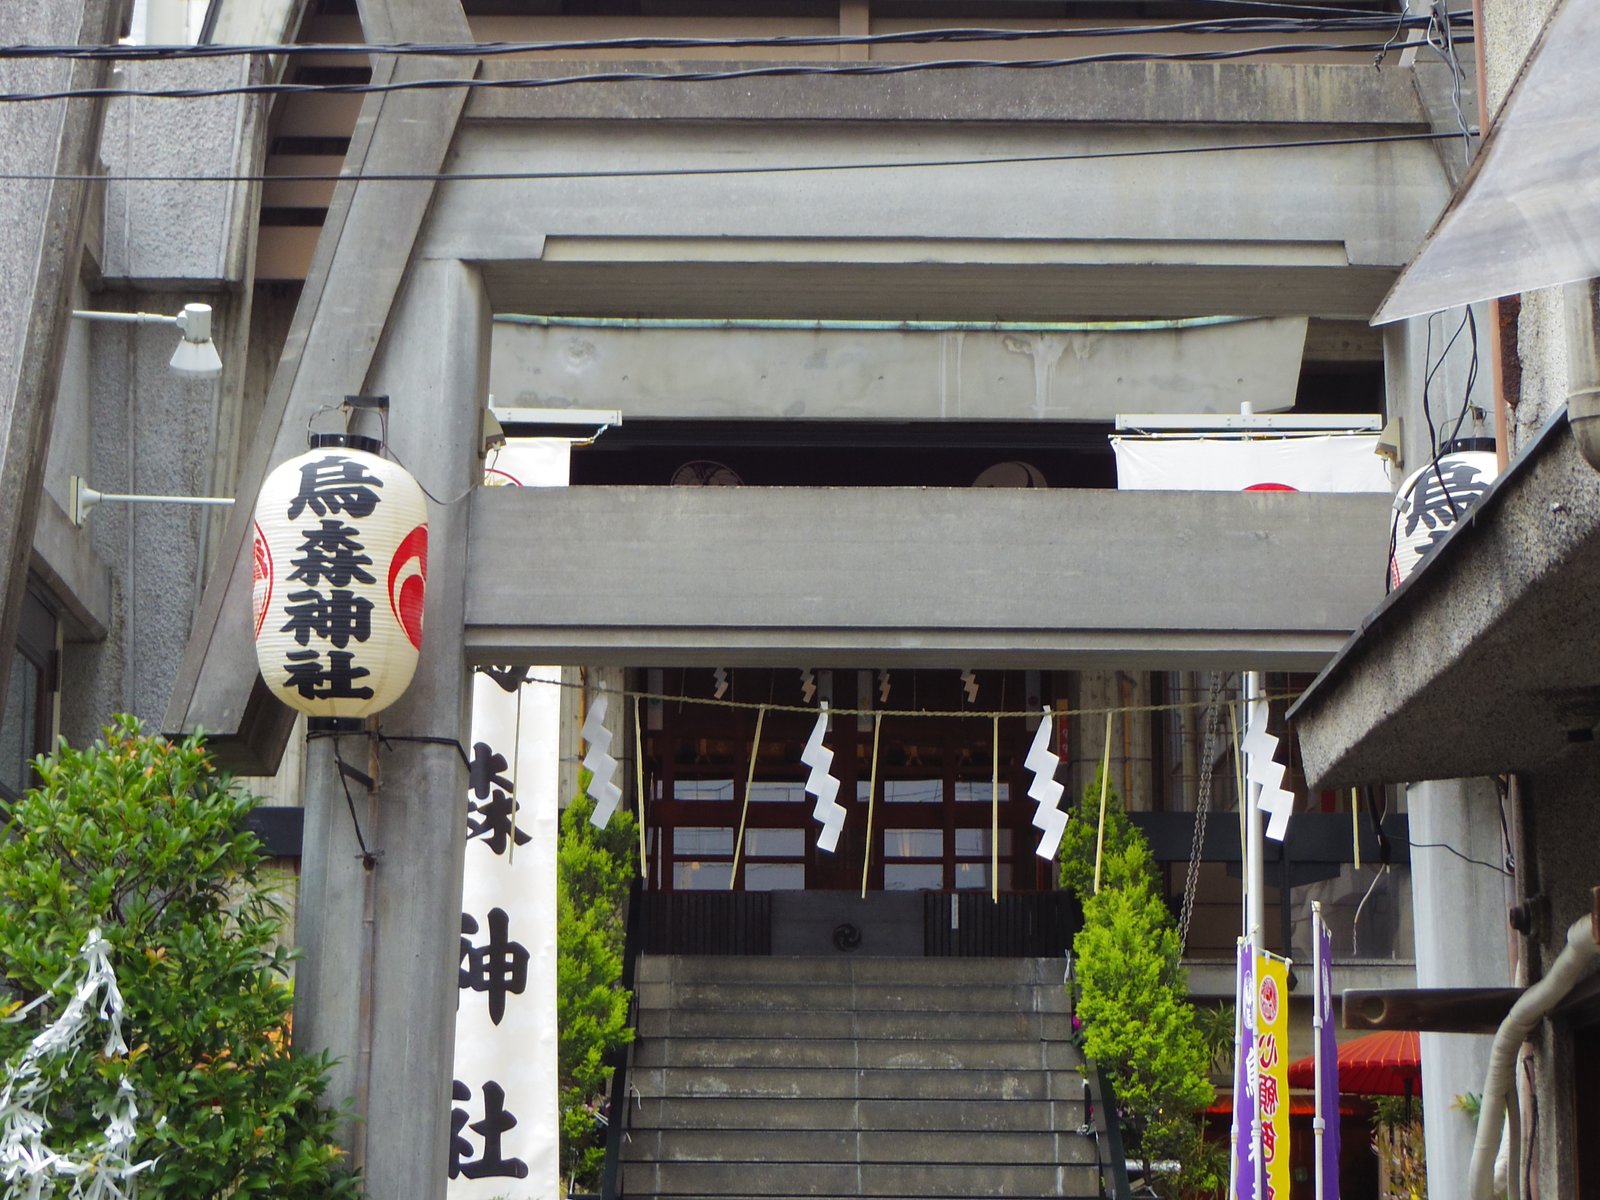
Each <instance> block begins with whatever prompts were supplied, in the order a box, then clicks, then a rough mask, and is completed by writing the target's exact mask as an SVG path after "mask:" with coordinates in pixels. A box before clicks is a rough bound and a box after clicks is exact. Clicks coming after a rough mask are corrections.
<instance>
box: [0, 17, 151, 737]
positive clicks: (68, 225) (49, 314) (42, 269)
mask: <svg viewBox="0 0 1600 1200" xmlns="http://www.w3.org/2000/svg"><path fill="white" fill-rule="evenodd" d="M126 11H127V5H126V0H81V2H79V3H64V2H63V0H14V2H12V3H8V4H6V5H4V6H0V41H3V42H6V43H8V44H9V43H26V42H34V43H42V44H45V45H50V44H56V45H60V44H62V43H70V42H81V43H87V44H105V43H107V42H114V41H116V40H117V36H118V35H119V34H120V33H121V32H122V26H123V19H124V16H125V14H126ZM108 66H109V64H107V63H105V62H90V61H80V62H67V61H64V60H61V59H38V60H33V61H30V62H12V63H8V64H7V68H6V86H7V87H8V88H10V89H12V90H15V91H23V92H26V91H31V90H39V91H55V90H57V89H61V88H65V87H72V88H87V87H98V86H102V85H103V84H104V82H105V80H106V76H107V69H108ZM103 112H104V104H103V102H101V101H91V102H84V101H73V102H68V101H64V100H57V101H50V102H42V103H38V104H15V105H9V106H7V111H6V112H4V113H3V114H0V171H4V172H7V173H14V174H16V175H29V176H35V177H37V176H39V175H44V176H49V175H50V174H52V173H56V174H58V176H59V177H58V178H57V179H55V180H49V179H48V178H46V179H39V178H32V179H20V178H13V179H10V180H5V181H0V211H4V212H5V214H6V219H5V221H4V223H3V226H0V256H3V257H4V261H5V262H6V264H7V269H6V270H5V272H4V273H3V274H0V513H4V514H5V519H4V520H0V681H3V680H6V679H8V678H9V677H10V669H11V655H12V648H13V644H14V643H15V642H16V638H17V625H18V622H19V621H20V619H21V613H22V596H23V591H24V589H25V588H26V586H27V579H28V558H29V554H30V553H31V551H32V547H33V533H34V526H35V524H36V522H37V519H38V513H39V501H40V497H41V495H42V494H43V489H44V470H45V449H46V447H47V446H48V445H49V442H50V426H51V423H52V421H53V419H54V415H55V406H56V391H57V388H58V386H59V382H60V378H61V367H62V362H63V360H64V359H65V357H66V352H67V327H68V325H69V324H70V322H71V317H70V316H69V312H70V309H71V305H72V293H73V286H74V284H75V283H76V282H77V277H78V260H79V257H80V255H81V253H82V250H83V240H84V218H85V213H86V206H87V204H88V196H89V185H88V184H86V183H84V182H82V180H81V179H75V178H73V177H74V176H82V175H84V174H87V173H88V172H90V171H91V170H92V169H93V168H94V164H95V156H96V152H97V150H98V149H99V144H100V126H101V117H102V114H103ZM4 706H5V695H4V692H3V689H0V709H3V708H4Z"/></svg>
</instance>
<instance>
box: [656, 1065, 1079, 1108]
mask: <svg viewBox="0 0 1600 1200" xmlns="http://www.w3.org/2000/svg"><path fill="white" fill-rule="evenodd" d="M628 1079H629V1081H630V1083H632V1085H633V1086H634V1087H636V1088H637V1089H638V1090H639V1093H640V1094H641V1095H643V1096H751V1097H755V1096H792V1097H796V1098H799V1097H802V1096H814V1097H817V1098H819V1099H837V1098H852V1099H881V1100H921V1099H928V1100H937V1099H954V1098H959V1099H964V1100H1049V1099H1051V1098H1052V1097H1054V1096H1068V1095H1075V1094H1077V1093H1078V1092H1080V1091H1081V1090H1082V1086H1083V1085H1082V1076H1080V1075H1079V1074H1078V1073H1077V1072H1076V1071H1038V1070H1033V1071H984V1070H973V1071H967V1070H948V1069H938V1068H928V1069H923V1070H915V1071H895V1070H888V1069H883V1070H878V1069H871V1068H865V1069H855V1068H841V1069H837V1070H830V1069H828V1068H825V1067H796V1068H792V1069H786V1070H782V1071H769V1070H765V1069H762V1068H760V1067H721V1068H716V1067H641V1068H639V1069H638V1070H636V1071H633V1072H631V1073H630V1074H629V1076H628Z"/></svg>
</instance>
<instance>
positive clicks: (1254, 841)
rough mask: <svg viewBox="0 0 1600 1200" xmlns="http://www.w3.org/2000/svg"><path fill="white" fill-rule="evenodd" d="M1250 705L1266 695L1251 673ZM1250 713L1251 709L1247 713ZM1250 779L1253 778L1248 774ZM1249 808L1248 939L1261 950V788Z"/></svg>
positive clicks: (1252, 792) (1252, 791) (1253, 791)
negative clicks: (1262, 695) (1258, 697)
mask: <svg viewBox="0 0 1600 1200" xmlns="http://www.w3.org/2000/svg"><path fill="white" fill-rule="evenodd" d="M1244 694H1245V701H1246V705H1247V706H1248V704H1249V702H1250V701H1252V700H1254V699H1255V698H1256V697H1257V696H1259V695H1261V694H1262V680H1261V672H1260V671H1247V672H1245V677H1244ZM1246 711H1248V707H1247V709H1246ZM1246 778H1247V779H1248V778H1249V775H1248V773H1247V774H1246ZM1248 790H1249V799H1248V804H1249V807H1248V809H1247V810H1246V816H1247V820H1246V826H1245V883H1244V889H1245V890H1244V895H1245V936H1246V937H1248V938H1249V939H1250V941H1251V943H1252V944H1253V945H1254V946H1255V947H1256V948H1257V949H1258V950H1259V949H1260V948H1261V938H1262V934H1263V933H1264V932H1265V929H1266V925H1265V922H1264V920H1263V917H1262V911H1263V896H1264V894H1265V892H1266V886H1267V885H1266V839H1265V835H1264V833H1263V830H1264V828H1265V826H1264V824H1263V822H1262V820H1261V785H1260V784H1257V783H1251V784H1249V785H1248Z"/></svg>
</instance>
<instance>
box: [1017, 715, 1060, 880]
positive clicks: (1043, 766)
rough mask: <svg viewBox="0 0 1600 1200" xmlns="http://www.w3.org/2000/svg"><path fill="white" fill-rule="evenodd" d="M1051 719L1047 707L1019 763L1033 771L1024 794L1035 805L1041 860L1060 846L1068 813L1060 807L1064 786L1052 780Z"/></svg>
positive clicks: (1054, 765)
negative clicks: (1025, 753)
mask: <svg viewBox="0 0 1600 1200" xmlns="http://www.w3.org/2000/svg"><path fill="white" fill-rule="evenodd" d="M1053 724H1054V721H1053V719H1052V717H1051V715H1050V710H1049V709H1048V708H1047V709H1045V710H1044V720H1042V721H1040V722H1039V732H1038V733H1036V734H1034V735H1033V745H1031V746H1029V747H1028V757H1027V758H1025V759H1023V760H1022V765H1023V766H1025V767H1027V768H1028V770H1030V771H1032V772H1033V782H1032V783H1030V784H1029V785H1028V795H1029V796H1030V797H1032V798H1033V799H1034V800H1035V801H1037V803H1038V805H1039V807H1038V808H1036V809H1035V810H1034V813H1033V826H1034V828H1035V829H1038V830H1039V831H1040V837H1039V848H1038V850H1036V851H1035V853H1036V854H1038V856H1039V857H1040V858H1042V859H1046V860H1049V859H1052V858H1054V857H1055V856H1056V850H1057V849H1059V848H1060V846H1061V835H1062V834H1064V833H1065V832H1066V831H1067V819H1068V816H1069V814H1068V813H1067V812H1066V811H1065V810H1063V809H1062V807H1061V793H1062V792H1063V791H1065V790H1066V789H1065V788H1064V787H1063V786H1062V785H1061V784H1060V783H1058V782H1056V768H1057V767H1059V766H1060V765H1061V759H1060V758H1058V757H1057V756H1056V754H1055V753H1054V752H1053V751H1052V750H1051V749H1050V728H1051V726H1052V725H1053Z"/></svg>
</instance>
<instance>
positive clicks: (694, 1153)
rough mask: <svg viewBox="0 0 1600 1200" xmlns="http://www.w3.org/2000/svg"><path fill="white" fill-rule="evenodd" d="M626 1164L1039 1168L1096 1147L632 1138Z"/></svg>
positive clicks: (738, 1135) (839, 1133)
mask: <svg viewBox="0 0 1600 1200" xmlns="http://www.w3.org/2000/svg"><path fill="white" fill-rule="evenodd" d="M623 1160H624V1161H625V1162H714V1163H741V1162H742V1163H751V1164H756V1165H759V1164H762V1163H779V1162H787V1163H858V1162H862V1163H865V1162H872V1163H949V1164H956V1165H960V1164H973V1165H976V1164H983V1163H987V1164H1001V1165H1005V1164H1015V1163H1035V1164H1039V1165H1060V1164H1064V1163H1065V1164H1084V1163H1091V1162H1093V1161H1094V1144H1093V1143H1092V1142H1090V1141H1089V1140H1088V1139H1087V1138H1083V1137H1079V1136H1078V1135H1077V1134H1076V1133H1071V1132H1068V1133H1064V1134H1062V1133H1039V1132H995V1131H985V1132H982V1133H971V1134H966V1135H960V1134H954V1135H953V1134H951V1133H949V1132H946V1131H942V1130H940V1131H914V1130H867V1131H865V1132H858V1131H857V1130H854V1129H827V1130H822V1129H806V1130H795V1131H792V1132H787V1133H784V1134H783V1135H782V1136H781V1137H780V1136H776V1135H774V1134H773V1133H772V1131H770V1130H760V1129H740V1130H728V1129H716V1130H683V1129H669V1130H665V1131H663V1130H659V1129H658V1130H633V1131H631V1132H630V1134H629V1141H628V1144H627V1146H626V1148H625V1150H624V1154H623Z"/></svg>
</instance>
